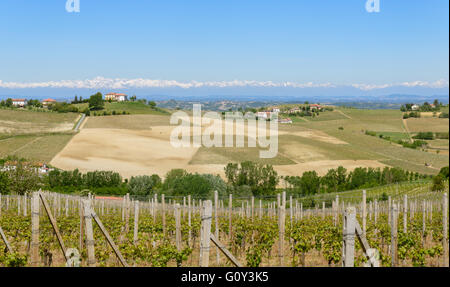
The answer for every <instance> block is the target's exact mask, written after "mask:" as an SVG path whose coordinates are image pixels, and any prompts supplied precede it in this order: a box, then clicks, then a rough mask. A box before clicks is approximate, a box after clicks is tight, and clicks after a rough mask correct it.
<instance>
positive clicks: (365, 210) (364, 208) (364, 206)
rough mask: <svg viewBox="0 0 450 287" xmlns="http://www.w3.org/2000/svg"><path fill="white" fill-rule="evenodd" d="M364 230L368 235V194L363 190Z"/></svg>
mask: <svg viewBox="0 0 450 287" xmlns="http://www.w3.org/2000/svg"><path fill="white" fill-rule="evenodd" d="M362 225H363V226H362V232H363V234H364V236H366V229H367V194H366V191H365V190H363V200H362Z"/></svg>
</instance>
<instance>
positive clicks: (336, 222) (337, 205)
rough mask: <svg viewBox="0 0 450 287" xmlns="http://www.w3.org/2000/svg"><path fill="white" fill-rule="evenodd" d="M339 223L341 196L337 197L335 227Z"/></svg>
mask: <svg viewBox="0 0 450 287" xmlns="http://www.w3.org/2000/svg"><path fill="white" fill-rule="evenodd" d="M338 223H339V195H336V203H335V211H334V226H337V225H338Z"/></svg>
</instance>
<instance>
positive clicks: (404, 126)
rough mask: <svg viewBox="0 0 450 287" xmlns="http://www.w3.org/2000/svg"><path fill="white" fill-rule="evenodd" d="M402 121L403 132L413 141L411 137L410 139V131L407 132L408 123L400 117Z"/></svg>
mask: <svg viewBox="0 0 450 287" xmlns="http://www.w3.org/2000/svg"><path fill="white" fill-rule="evenodd" d="M402 122H403V126H402V127H403V129H404V130H405V132H406V134H407V135H408V137H409V140H410V141H411V142H413V139H412V137H411V133H410V132H409V129H408V123H407V122H406V119H402Z"/></svg>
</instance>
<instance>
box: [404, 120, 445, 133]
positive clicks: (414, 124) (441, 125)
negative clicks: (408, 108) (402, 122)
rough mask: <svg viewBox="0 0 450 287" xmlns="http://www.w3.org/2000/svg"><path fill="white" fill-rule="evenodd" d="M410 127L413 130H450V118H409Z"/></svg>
mask: <svg viewBox="0 0 450 287" xmlns="http://www.w3.org/2000/svg"><path fill="white" fill-rule="evenodd" d="M406 122H407V124H408V129H409V130H410V131H411V132H424V131H426V132H448V128H449V120H448V119H440V118H418V119H408V120H407V121H406Z"/></svg>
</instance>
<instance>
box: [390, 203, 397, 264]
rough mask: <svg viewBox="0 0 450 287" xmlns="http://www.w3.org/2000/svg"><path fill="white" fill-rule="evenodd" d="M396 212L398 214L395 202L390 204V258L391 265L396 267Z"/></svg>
mask: <svg viewBox="0 0 450 287" xmlns="http://www.w3.org/2000/svg"><path fill="white" fill-rule="evenodd" d="M397 214H398V207H397V204H392V207H391V214H390V216H391V259H392V267H397V264H398V254H397V247H398V244H397V241H398V235H397V228H398V227H397V223H398V222H397V219H398V217H397Z"/></svg>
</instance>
